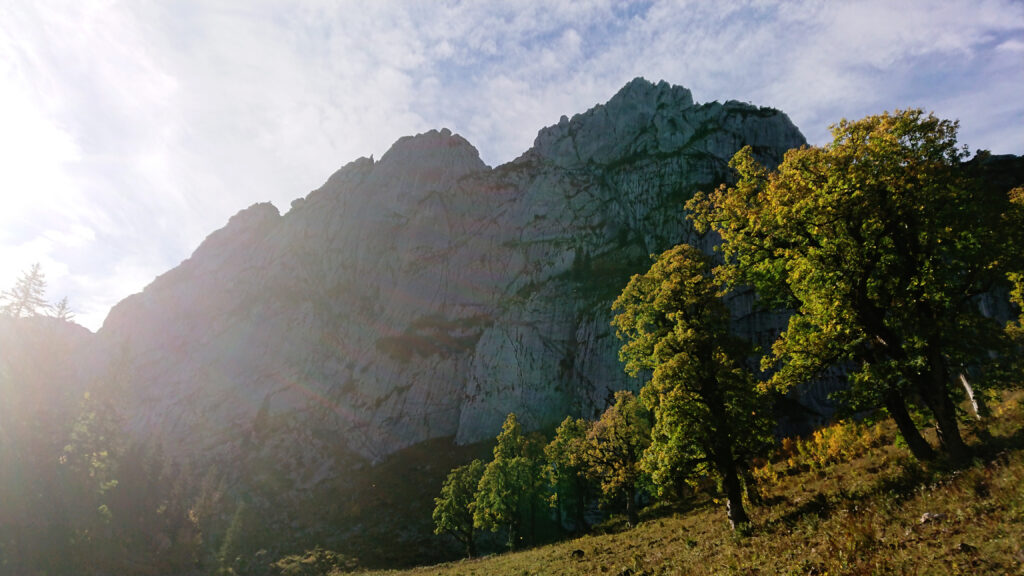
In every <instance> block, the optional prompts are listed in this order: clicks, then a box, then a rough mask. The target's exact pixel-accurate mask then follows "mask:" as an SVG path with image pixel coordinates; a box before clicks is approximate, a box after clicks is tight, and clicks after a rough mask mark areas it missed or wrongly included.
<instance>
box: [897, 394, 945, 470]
mask: <svg viewBox="0 0 1024 576" xmlns="http://www.w3.org/2000/svg"><path fill="white" fill-rule="evenodd" d="M885 407H886V409H888V410H889V416H892V419H893V422H895V423H896V428H897V429H898V430H899V431H900V436H902V437H903V440H904V441H905V442H906V443H907V447H908V448H910V453H911V454H912V455H913V456H914V458H916V459H917V460H920V461H922V462H924V461H927V460H932V459H933V458H935V451H934V450H932V447H931V446H930V445H929V444H928V441H927V440H925V439H924V437H923V436H921V432H920V431H919V430H918V429H917V426H914V421H913V419H911V418H910V414H909V413H908V412H907V405H906V403H905V402H904V401H903V398H902V397H901V396H900V395H899V393H898V392H896V391H895V390H890V391H888V392H886V394H885Z"/></svg>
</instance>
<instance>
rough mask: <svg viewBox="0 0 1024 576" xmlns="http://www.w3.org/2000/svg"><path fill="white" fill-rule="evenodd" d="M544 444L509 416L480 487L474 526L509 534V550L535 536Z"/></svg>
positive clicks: (541, 499) (514, 417) (513, 416)
mask: <svg viewBox="0 0 1024 576" xmlns="http://www.w3.org/2000/svg"><path fill="white" fill-rule="evenodd" d="M542 451H543V444H542V442H540V441H539V440H538V439H537V438H536V437H534V436H531V435H527V434H525V433H524V432H523V430H522V427H521V426H520V424H519V420H518V419H517V418H516V415H515V414H514V413H513V414H509V415H508V417H507V418H506V419H505V423H504V425H502V428H501V432H500V433H499V434H498V437H497V445H496V446H495V447H494V459H493V460H492V461H491V462H490V463H488V464H487V467H486V468H485V469H484V473H483V476H482V477H481V478H480V484H479V486H478V487H477V494H476V503H475V507H474V509H473V522H474V524H475V525H476V527H477V528H480V529H484V530H490V531H492V532H497V531H498V530H499V529H502V528H504V529H506V530H507V531H508V546H509V548H513V549H514V548H516V547H518V546H519V545H520V543H521V542H522V541H523V540H524V530H525V532H526V537H528V538H530V539H533V538H534V537H535V534H536V523H537V519H538V513H539V510H540V508H541V506H542V505H543V490H544V476H543V471H542V470H543V455H542Z"/></svg>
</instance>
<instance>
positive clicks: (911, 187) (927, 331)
mask: <svg viewBox="0 0 1024 576" xmlns="http://www.w3.org/2000/svg"><path fill="white" fill-rule="evenodd" d="M956 132H957V124H956V123H955V122H949V121H945V120H939V119H937V118H935V117H934V116H932V115H928V116H925V115H924V114H923V113H922V112H921V111H920V110H908V111H897V112H896V113H894V114H888V113H886V114H882V115H879V116H869V117H867V118H864V119H863V120H859V121H855V122H849V121H846V120H843V121H841V122H840V123H839V124H837V125H834V126H833V127H832V134H833V137H834V139H833V142H832V143H831V144H828V145H826V146H823V147H803V148H800V149H797V150H790V151H789V152H788V153H787V154H786V156H785V159H784V160H783V162H782V164H781V165H780V166H779V167H778V170H777V171H776V172H772V173H770V172H768V171H767V170H766V169H765V168H764V167H762V166H760V165H758V164H757V162H756V161H755V160H754V159H753V152H752V150H751V149H750V148H749V147H747V148H744V149H743V150H741V151H740V152H739V153H737V154H736V156H735V157H734V158H733V160H732V162H731V164H730V165H731V166H732V167H734V168H735V169H736V170H737V172H738V173H739V182H738V183H737V184H736V186H734V187H731V188H727V187H724V186H723V187H721V188H719V189H718V190H717V191H716V192H714V193H712V194H698V195H697V196H695V197H694V198H693V199H692V200H691V201H690V202H689V203H688V208H689V209H690V210H691V211H692V213H693V215H694V219H695V221H696V223H697V225H698V228H699V229H702V230H706V229H709V228H710V229H713V230H715V231H716V232H718V233H719V234H720V235H721V236H722V238H723V240H724V244H723V247H722V253H723V255H724V256H725V260H726V266H725V267H724V268H723V274H724V275H725V277H726V278H727V279H728V280H729V281H730V282H731V283H746V284H750V285H753V286H754V287H756V289H757V291H758V293H759V295H760V296H761V298H762V299H763V301H764V302H766V303H768V304H773V305H780V304H782V305H787V306H790V307H792V308H794V309H795V311H796V313H795V314H793V315H792V317H791V318H790V321H789V326H788V328H787V330H786V331H785V332H784V333H783V334H782V335H781V337H780V338H779V339H778V341H777V342H776V343H775V345H774V346H773V348H772V355H771V356H770V357H769V358H766V360H765V367H775V368H778V371H777V372H776V373H775V374H774V376H773V378H772V381H773V383H774V384H775V385H777V386H778V387H779V388H782V389H787V388H789V387H791V386H792V385H794V384H797V383H800V382H805V381H807V380H808V379H810V378H812V377H814V376H816V375H817V374H818V373H820V372H821V371H822V370H823V369H825V368H826V367H828V366H830V365H834V364H837V363H842V362H847V361H851V362H854V364H855V369H854V378H853V379H852V382H853V383H854V385H855V394H854V395H853V396H852V397H853V398H854V399H856V400H858V401H859V403H860V405H861V406H862V407H870V406H874V405H878V404H879V403H880V402H881V401H882V399H883V398H884V397H885V396H886V395H887V394H889V393H896V394H900V395H904V396H905V395H906V390H907V389H908V388H912V389H913V390H914V392H915V393H916V394H917V395H918V396H920V398H921V399H922V400H923V401H924V402H925V403H926V404H927V405H928V407H929V408H930V409H931V411H932V412H933V413H934V415H935V417H936V422H937V424H938V430H939V436H940V440H941V441H942V443H943V445H944V447H945V448H947V449H948V450H949V451H950V452H951V454H953V455H954V457H962V456H964V454H965V453H966V447H965V446H964V444H963V442H962V440H961V438H960V434H959V429H958V427H957V424H956V417H955V411H954V408H953V405H952V402H951V401H950V397H949V390H948V387H949V385H950V384H951V382H952V378H950V374H949V369H950V368H949V367H950V366H951V365H958V364H960V363H962V362H964V361H966V360H968V359H969V360H970V361H975V362H977V361H981V360H982V359H983V358H984V357H985V354H983V353H982V351H985V350H988V349H991V347H992V346H993V343H996V342H998V341H999V339H1000V336H1001V327H1000V326H998V325H997V324H996V323H995V322H994V321H992V320H990V319H987V318H985V317H984V316H983V315H982V314H981V313H980V311H979V310H978V307H977V305H976V304H975V303H974V302H973V298H975V297H976V296H977V295H979V294H982V293H984V292H985V291H986V290H988V289H989V288H990V287H991V286H992V285H993V282H995V281H997V280H998V278H999V277H1000V275H1001V274H1002V273H1003V272H1002V271H1001V267H1002V266H1003V264H1002V262H1003V260H1004V255H1005V252H1006V249H1007V246H1006V244H1005V242H1004V241H1003V236H1002V235H1001V233H1000V226H999V223H1000V220H1001V218H1002V215H1003V213H1004V212H1005V211H1006V206H1007V200H1006V198H1005V197H1004V198H1000V197H999V195H997V194H993V193H992V191H991V190H990V189H989V188H986V187H984V186H981V185H979V183H978V182H975V181H972V180H970V179H968V178H967V177H966V176H965V172H964V171H963V169H962V167H961V163H962V160H963V159H964V157H965V151H964V150H963V149H961V148H958V147H957V144H956ZM1004 196H1005V195H1004ZM902 431H904V430H903V429H902V428H901V432H902Z"/></svg>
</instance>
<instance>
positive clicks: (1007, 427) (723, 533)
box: [362, 393, 1024, 576]
mask: <svg viewBox="0 0 1024 576" xmlns="http://www.w3.org/2000/svg"><path fill="white" fill-rule="evenodd" d="M888 433H889V434H892V431H891V429H889V430H888ZM989 433H990V434H991V435H992V440H991V441H990V442H988V443H987V444H985V445H984V446H980V445H979V446H978V447H977V452H978V457H977V458H976V459H975V461H974V463H973V464H972V465H970V466H968V467H966V468H963V469H960V470H951V469H948V468H946V467H944V466H942V465H941V464H938V465H933V466H931V467H924V466H921V465H919V464H917V463H916V462H915V461H913V460H912V459H911V458H910V456H909V455H908V453H907V452H906V450H905V449H903V448H899V447H897V446H893V445H892V443H891V442H887V443H884V445H882V446H876V447H873V448H869V449H866V450H861V451H858V452H859V453H858V454H857V455H855V456H853V457H851V458H850V459H847V460H841V461H838V462H833V463H829V464H826V465H824V466H804V465H800V463H799V462H797V463H795V464H794V463H793V462H790V461H788V460H787V459H786V458H785V457H780V458H779V459H778V461H777V462H775V463H774V464H773V466H775V467H777V470H776V472H777V474H776V475H775V477H776V480H775V481H774V483H771V485H767V486H762V492H763V496H764V503H763V504H762V505H759V506H751V507H750V513H751V516H752V519H753V522H754V528H753V531H752V533H751V534H750V535H749V536H746V537H740V536H735V535H733V533H732V532H731V531H730V530H729V528H728V524H727V522H726V520H725V514H724V511H723V510H722V508H721V506H719V505H717V504H715V503H714V501H713V499H711V498H710V497H705V498H698V499H697V500H696V501H695V502H693V503H691V504H692V507H691V508H690V509H689V510H688V511H677V512H672V511H671V510H668V509H666V508H664V507H662V508H659V507H653V508H651V509H648V510H647V511H646V516H645V517H644V520H643V521H642V522H641V523H640V525H639V526H638V527H636V528H635V529H633V530H629V531H622V532H617V533H611V534H603V535H592V536H584V537H582V538H578V539H574V540H568V541H564V542H560V543H557V544H553V545H549V546H544V547H539V548H535V549H531V550H525V551H521V552H515V553H508V554H500V555H494V556H489V557H485V558H481V559H474V560H463V561H459V562H452V563H446V564H439V565H436V566H429V567H420V568H415V569H411V570H405V571H382V572H364V573H362V574H364V576H378V575H384V574H387V575H391V576H401V575H408V576H416V575H461V576H469V575H478V576H484V575H487V576H491V575H494V576H497V575H510V576H512V575H514V576H528V575H557V574H574V575H575V574H610V575H620V574H632V575H633V576H638V575H641V574H645V575H661V574H694V575H702V574H744V575H751V574H764V575H768V574H802V575H807V574H812V575H813V574H819V575H825V574H830V575H831V574H1024V446H1022V444H1024V394H1021V393H1016V394H1013V395H1008V396H1007V397H1006V398H1005V399H1004V400H1003V402H1002V403H1001V404H999V405H997V406H996V407H995V417H994V419H993V420H992V422H990V423H989ZM968 437H969V438H972V439H973V441H974V442H975V444H976V445H977V439H976V438H974V432H973V431H969V432H968ZM925 513H929V514H931V515H937V518H938V519H936V520H930V521H926V522H922V515H924V514H925ZM934 517H935V516H933V518H934ZM610 525H612V526H614V525H616V523H615V522H611V523H610ZM578 551H582V556H581V555H580V553H579V552H578ZM574 552H575V554H574Z"/></svg>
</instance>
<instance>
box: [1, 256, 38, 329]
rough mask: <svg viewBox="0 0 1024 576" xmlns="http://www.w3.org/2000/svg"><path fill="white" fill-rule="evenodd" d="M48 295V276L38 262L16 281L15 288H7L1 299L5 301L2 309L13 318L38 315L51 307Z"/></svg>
mask: <svg viewBox="0 0 1024 576" xmlns="http://www.w3.org/2000/svg"><path fill="white" fill-rule="evenodd" d="M45 295H46V277H45V276H44V275H43V271H42V269H41V268H40V266H39V263H38V262H36V263H35V264H33V265H32V267H31V268H30V269H29V270H28V272H23V273H22V275H21V277H20V278H18V280H17V281H16V282H15V283H14V288H11V289H10V290H5V291H4V292H3V294H2V295H0V300H3V301H4V302H5V304H4V306H3V308H2V311H3V313H4V314H6V315H8V316H11V317H12V318H21V317H23V316H36V315H38V314H40V313H41V312H42V311H43V310H46V309H47V308H49V305H48V304H47V303H46V299H45V298H44V297H45Z"/></svg>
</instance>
